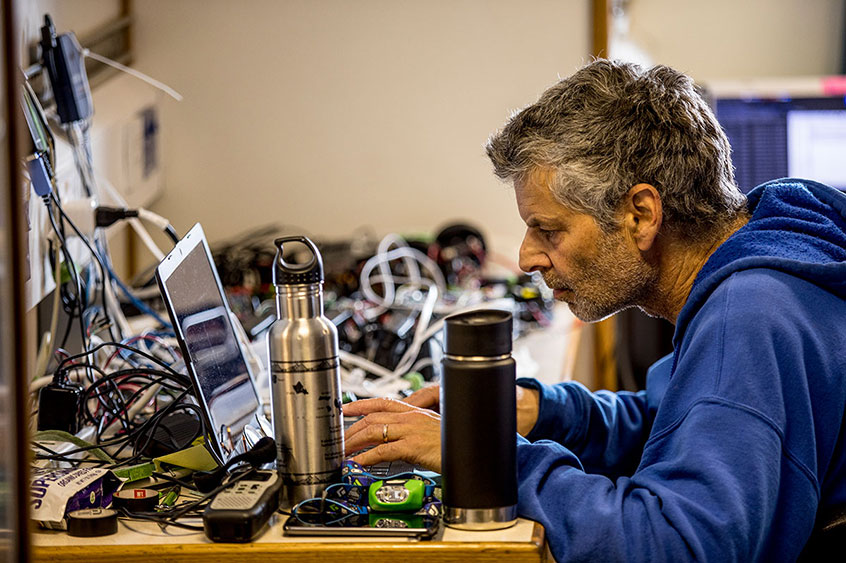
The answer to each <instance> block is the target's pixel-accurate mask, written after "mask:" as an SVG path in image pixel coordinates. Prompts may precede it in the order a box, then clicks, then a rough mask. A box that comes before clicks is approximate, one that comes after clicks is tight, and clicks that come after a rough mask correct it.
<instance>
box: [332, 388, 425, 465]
mask: <svg viewBox="0 0 846 563" xmlns="http://www.w3.org/2000/svg"><path fill="white" fill-rule="evenodd" d="M435 396H436V397H437V393H436V394H435ZM344 415H346V416H364V418H362V419H361V420H359V421H357V422H356V423H355V424H353V425H352V426H350V427H349V429H348V430H347V432H346V434H345V436H344V445H345V448H346V455H350V454H353V453H355V452H358V451H360V450H362V449H364V448H366V447H368V446H375V447H374V448H372V449H370V450H367V451H366V452H363V453H360V454H359V455H357V456H355V457H354V458H352V459H353V461H356V462H358V463H360V464H362V465H373V464H374V463H379V462H382V461H394V460H399V459H401V460H405V461H408V462H410V463H413V464H416V465H420V466H422V467H425V468H426V469H429V470H431V471H437V472H439V473H440V471H441V417H440V415H438V414H437V413H434V412H432V411H430V410H427V409H424V408H419V407H415V406H412V405H409V404H408V403H403V402H402V401H396V400H394V399H362V400H361V401H355V402H353V403H349V404H346V405H344Z"/></svg>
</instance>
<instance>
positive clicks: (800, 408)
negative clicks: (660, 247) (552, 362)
mask: <svg viewBox="0 0 846 563" xmlns="http://www.w3.org/2000/svg"><path fill="white" fill-rule="evenodd" d="M748 197H749V211H750V214H751V219H750V221H749V223H748V224H747V225H745V226H744V227H742V228H741V229H739V230H738V231H737V232H735V233H734V234H733V235H732V236H731V237H729V238H728V239H727V240H726V241H725V242H724V243H723V244H722V245H720V247H719V248H717V250H716V251H715V252H714V253H713V254H712V255H711V257H710V258H709V259H708V261H707V262H706V264H705V265H704V266H703V268H702V270H701V271H700V272H699V274H698V276H697V278H696V280H695V282H694V284H693V287H692V290H691V293H690V295H689V297H688V300H687V302H686V303H685V305H684V307H683V309H682V310H681V312H680V314H679V317H678V319H677V324H676V330H675V334H674V336H673V347H674V352H673V354H672V355H671V356H667V357H666V358H664V359H662V360H659V361H658V362H657V363H656V364H655V365H653V366H652V368H650V371H649V373H648V375H647V385H646V390H645V391H641V392H638V393H627V392H618V393H610V392H602V391H600V392H597V393H591V392H589V391H588V390H587V389H586V388H584V387H583V386H581V385H579V384H577V383H563V384H558V385H552V386H550V385H543V384H541V383H539V382H538V381H536V380H520V381H519V383H520V384H521V385H523V386H528V387H532V388H535V389H538V390H539V391H540V396H541V400H540V412H539V418H538V421H537V423H536V425H535V427H534V428H533V430H532V432H531V433H530V434H529V435H528V436H527V438H528V439H524V438H520V437H518V444H517V463H518V482H519V505H518V508H519V511H520V514H521V515H522V516H524V517H526V518H531V519H533V520H536V521H538V522H540V523H541V524H543V526H544V527H545V529H546V534H547V539H548V542H549V546H550V549H551V551H552V553H553V555H554V556H555V558H556V559H557V560H559V561H622V560H625V561H641V560H643V561H687V560H693V559H696V560H703V561H720V562H724V561H793V560H795V559H796V558H797V557H798V556H799V554H800V553H801V551H802V549H803V547H804V546H805V544H806V542H807V541H808V538H809V537H810V535H811V532H812V530H813V528H814V521H815V518H816V515H817V513H818V511H822V510H824V509H825V508H826V507H829V506H833V505H837V504H841V503H844V502H846V431H844V430H846V428H844V426H846V418H844V413H846V300H844V298H845V297H846V262H844V260H846V195H844V194H843V193H841V192H838V191H836V190H833V189H831V188H828V187H826V186H823V185H821V184H817V183H814V182H809V181H805V180H795V179H785V180H776V181H773V182H770V183H767V184H764V185H762V186H759V187H758V188H756V189H755V190H754V191H752V192H751V193H750V194H749V196H748Z"/></svg>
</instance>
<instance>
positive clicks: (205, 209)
mask: <svg viewBox="0 0 846 563" xmlns="http://www.w3.org/2000/svg"><path fill="white" fill-rule="evenodd" d="M588 8H589V3H588V1H587V0H579V1H564V2H562V1H557V0H555V1H553V0H532V1H530V2H520V3H517V2H512V1H505V0H459V1H447V0H439V1H426V2H409V1H395V0H376V1H374V0H368V1H359V2H347V1H340V0H338V1H327V0H309V1H284V2H282V1H250V2H230V1H226V0H224V1H222V0H211V1H209V0H183V1H180V2H173V1H171V0H145V1H143V2H140V1H139V2H135V3H134V8H133V9H134V12H135V14H136V20H135V31H134V33H135V40H136V43H135V46H136V54H137V57H136V61H137V67H138V68H140V69H141V70H143V71H145V72H148V73H150V74H152V75H153V76H155V77H156V78H158V79H160V80H163V81H165V82H167V83H168V84H170V85H171V86H173V87H174V88H176V89H177V90H179V91H180V92H181V93H182V94H183V95H184V96H185V100H184V101H183V102H181V103H176V102H172V101H170V100H168V101H167V102H165V104H164V105H165V110H164V117H165V126H166V127H167V130H166V132H165V137H164V140H165V154H166V160H167V162H166V194H165V195H164V196H163V197H162V198H161V200H160V201H159V202H158V204H157V205H156V210H157V211H158V212H160V213H161V214H163V215H166V216H168V217H169V218H170V219H171V220H172V222H173V223H174V225H175V226H176V227H177V229H178V230H179V231H181V232H184V231H185V230H186V229H187V228H188V227H190V226H191V224H192V223H193V222H194V221H201V222H202V223H203V224H204V227H205V229H206V231H207V233H208V236H209V238H210V239H212V240H215V239H220V238H223V237H227V236H231V235H233V234H234V233H237V232H240V231H244V230H246V229H248V228H250V227H252V226H256V225H263V224H267V223H270V222H279V223H282V224H288V225H298V226H300V228H301V229H302V230H303V231H304V232H308V233H313V234H314V235H317V236H328V237H339V238H340V237H346V236H349V235H350V233H351V232H352V231H353V230H354V229H356V228H359V227H371V228H372V229H373V230H374V231H375V232H376V233H377V234H380V235H381V234H384V233H387V232H389V231H398V232H403V233H409V232H411V233H419V232H424V233H430V232H432V231H433V230H434V229H436V228H437V227H438V226H440V225H442V224H443V223H445V222H447V221H450V220H453V219H466V220H472V221H474V222H476V223H477V224H479V225H480V226H482V227H483V229H484V231H485V234H486V235H488V237H489V239H490V240H492V241H493V246H494V248H497V249H499V250H500V251H501V252H503V253H505V254H508V255H509V256H513V255H514V254H515V253H516V248H517V245H518V244H519V240H520V237H521V235H522V228H521V224H520V222H519V218H518V216H517V214H516V212H515V210H514V203H513V201H512V199H513V195H512V192H511V190H510V188H508V187H506V186H505V185H504V184H502V183H500V182H499V181H498V180H497V179H496V178H495V177H494V176H493V175H492V174H491V172H490V165H489V163H488V161H487V158H486V157H485V155H484V151H483V144H484V142H485V140H486V139H487V137H488V135H489V134H490V133H491V132H493V131H494V130H495V129H496V128H498V127H500V126H501V125H502V124H503V123H504V121H505V120H506V118H507V117H508V116H509V114H510V112H511V111H512V110H514V109H517V108H519V107H521V106H524V105H527V104H528V103H531V102H532V101H534V99H535V98H536V96H537V95H538V94H539V93H540V92H541V91H542V90H543V89H544V87H546V86H547V85H549V84H550V83H552V82H554V81H555V80H556V79H557V76H558V75H559V74H561V75H565V74H568V73H570V72H571V71H573V70H574V69H575V68H576V67H577V66H579V65H580V64H581V63H583V62H584V61H585V60H586V53H587V52H588V49H589V35H588V31H589V29H588V26H589V19H588Z"/></svg>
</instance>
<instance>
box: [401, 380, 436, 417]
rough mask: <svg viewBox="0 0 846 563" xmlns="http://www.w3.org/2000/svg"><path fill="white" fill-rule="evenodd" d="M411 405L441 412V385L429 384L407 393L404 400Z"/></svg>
mask: <svg viewBox="0 0 846 563" xmlns="http://www.w3.org/2000/svg"><path fill="white" fill-rule="evenodd" d="M404 402H406V403H408V404H409V405H411V406H413V407H420V408H421V409H430V410H433V411H435V412H441V386H440V385H430V386H429V387H424V388H423V389H419V390H417V391H415V392H414V393H412V394H411V395H409V396H408V397H407V398H406V399H405V401H404Z"/></svg>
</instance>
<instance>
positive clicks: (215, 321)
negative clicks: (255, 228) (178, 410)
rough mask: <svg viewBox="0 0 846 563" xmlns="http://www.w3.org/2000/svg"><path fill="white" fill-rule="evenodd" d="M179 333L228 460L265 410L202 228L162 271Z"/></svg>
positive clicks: (220, 453)
mask: <svg viewBox="0 0 846 563" xmlns="http://www.w3.org/2000/svg"><path fill="white" fill-rule="evenodd" d="M156 276H157V278H158V280H159V286H160V288H161V291H162V296H163V297H164V300H165V304H166V305H167V308H168V313H169V314H170V317H171V320H172V321H173V326H174V331H175V333H176V337H177V340H179V344H180V347H181V348H182V353H183V356H184V359H185V365H186V367H187V369H188V372H189V374H190V375H191V378H192V379H193V381H194V385H195V387H196V389H197V394H198V402H199V403H200V406H201V408H202V409H203V411H204V413H205V415H206V418H207V423H208V424H209V425H210V428H209V433H210V434H212V435H213V440H212V441H213V443H212V444H211V445H212V447H213V448H214V449H215V450H216V451H215V453H216V454H217V455H218V456H219V457H220V458H221V459H223V460H225V459H226V458H227V457H229V453H230V452H231V451H232V450H233V449H234V447H235V446H237V442H238V438H239V437H240V435H241V433H242V432H243V428H244V425H245V424H246V423H247V422H249V419H250V417H252V416H253V414H255V412H256V411H257V410H258V407H259V400H258V394H257V393H256V389H255V386H254V385H253V380H252V376H251V374H250V369H249V367H248V363H247V361H246V359H245V357H244V354H243V352H242V350H241V346H240V344H239V343H238V338H237V336H236V333H235V329H234V327H233V325H232V319H231V314H230V312H229V306H228V304H227V302H226V299H225V297H224V294H223V290H222V288H221V285H220V280H219V278H218V274H217V269H216V268H215V266H214V262H213V261H212V257H211V252H210V251H209V248H208V244H207V242H206V239H205V235H204V233H203V230H202V227H200V225H199V224H197V225H195V226H194V227H193V228H192V229H191V230H190V231H189V232H188V234H186V235H185V237H183V238H182V240H181V241H180V242H179V243H178V244H177V245H176V247H174V249H173V251H171V253H170V254H168V255H167V256H166V257H165V258H164V260H163V261H162V263H161V264H160V265H159V267H158V268H157V270H156Z"/></svg>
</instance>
